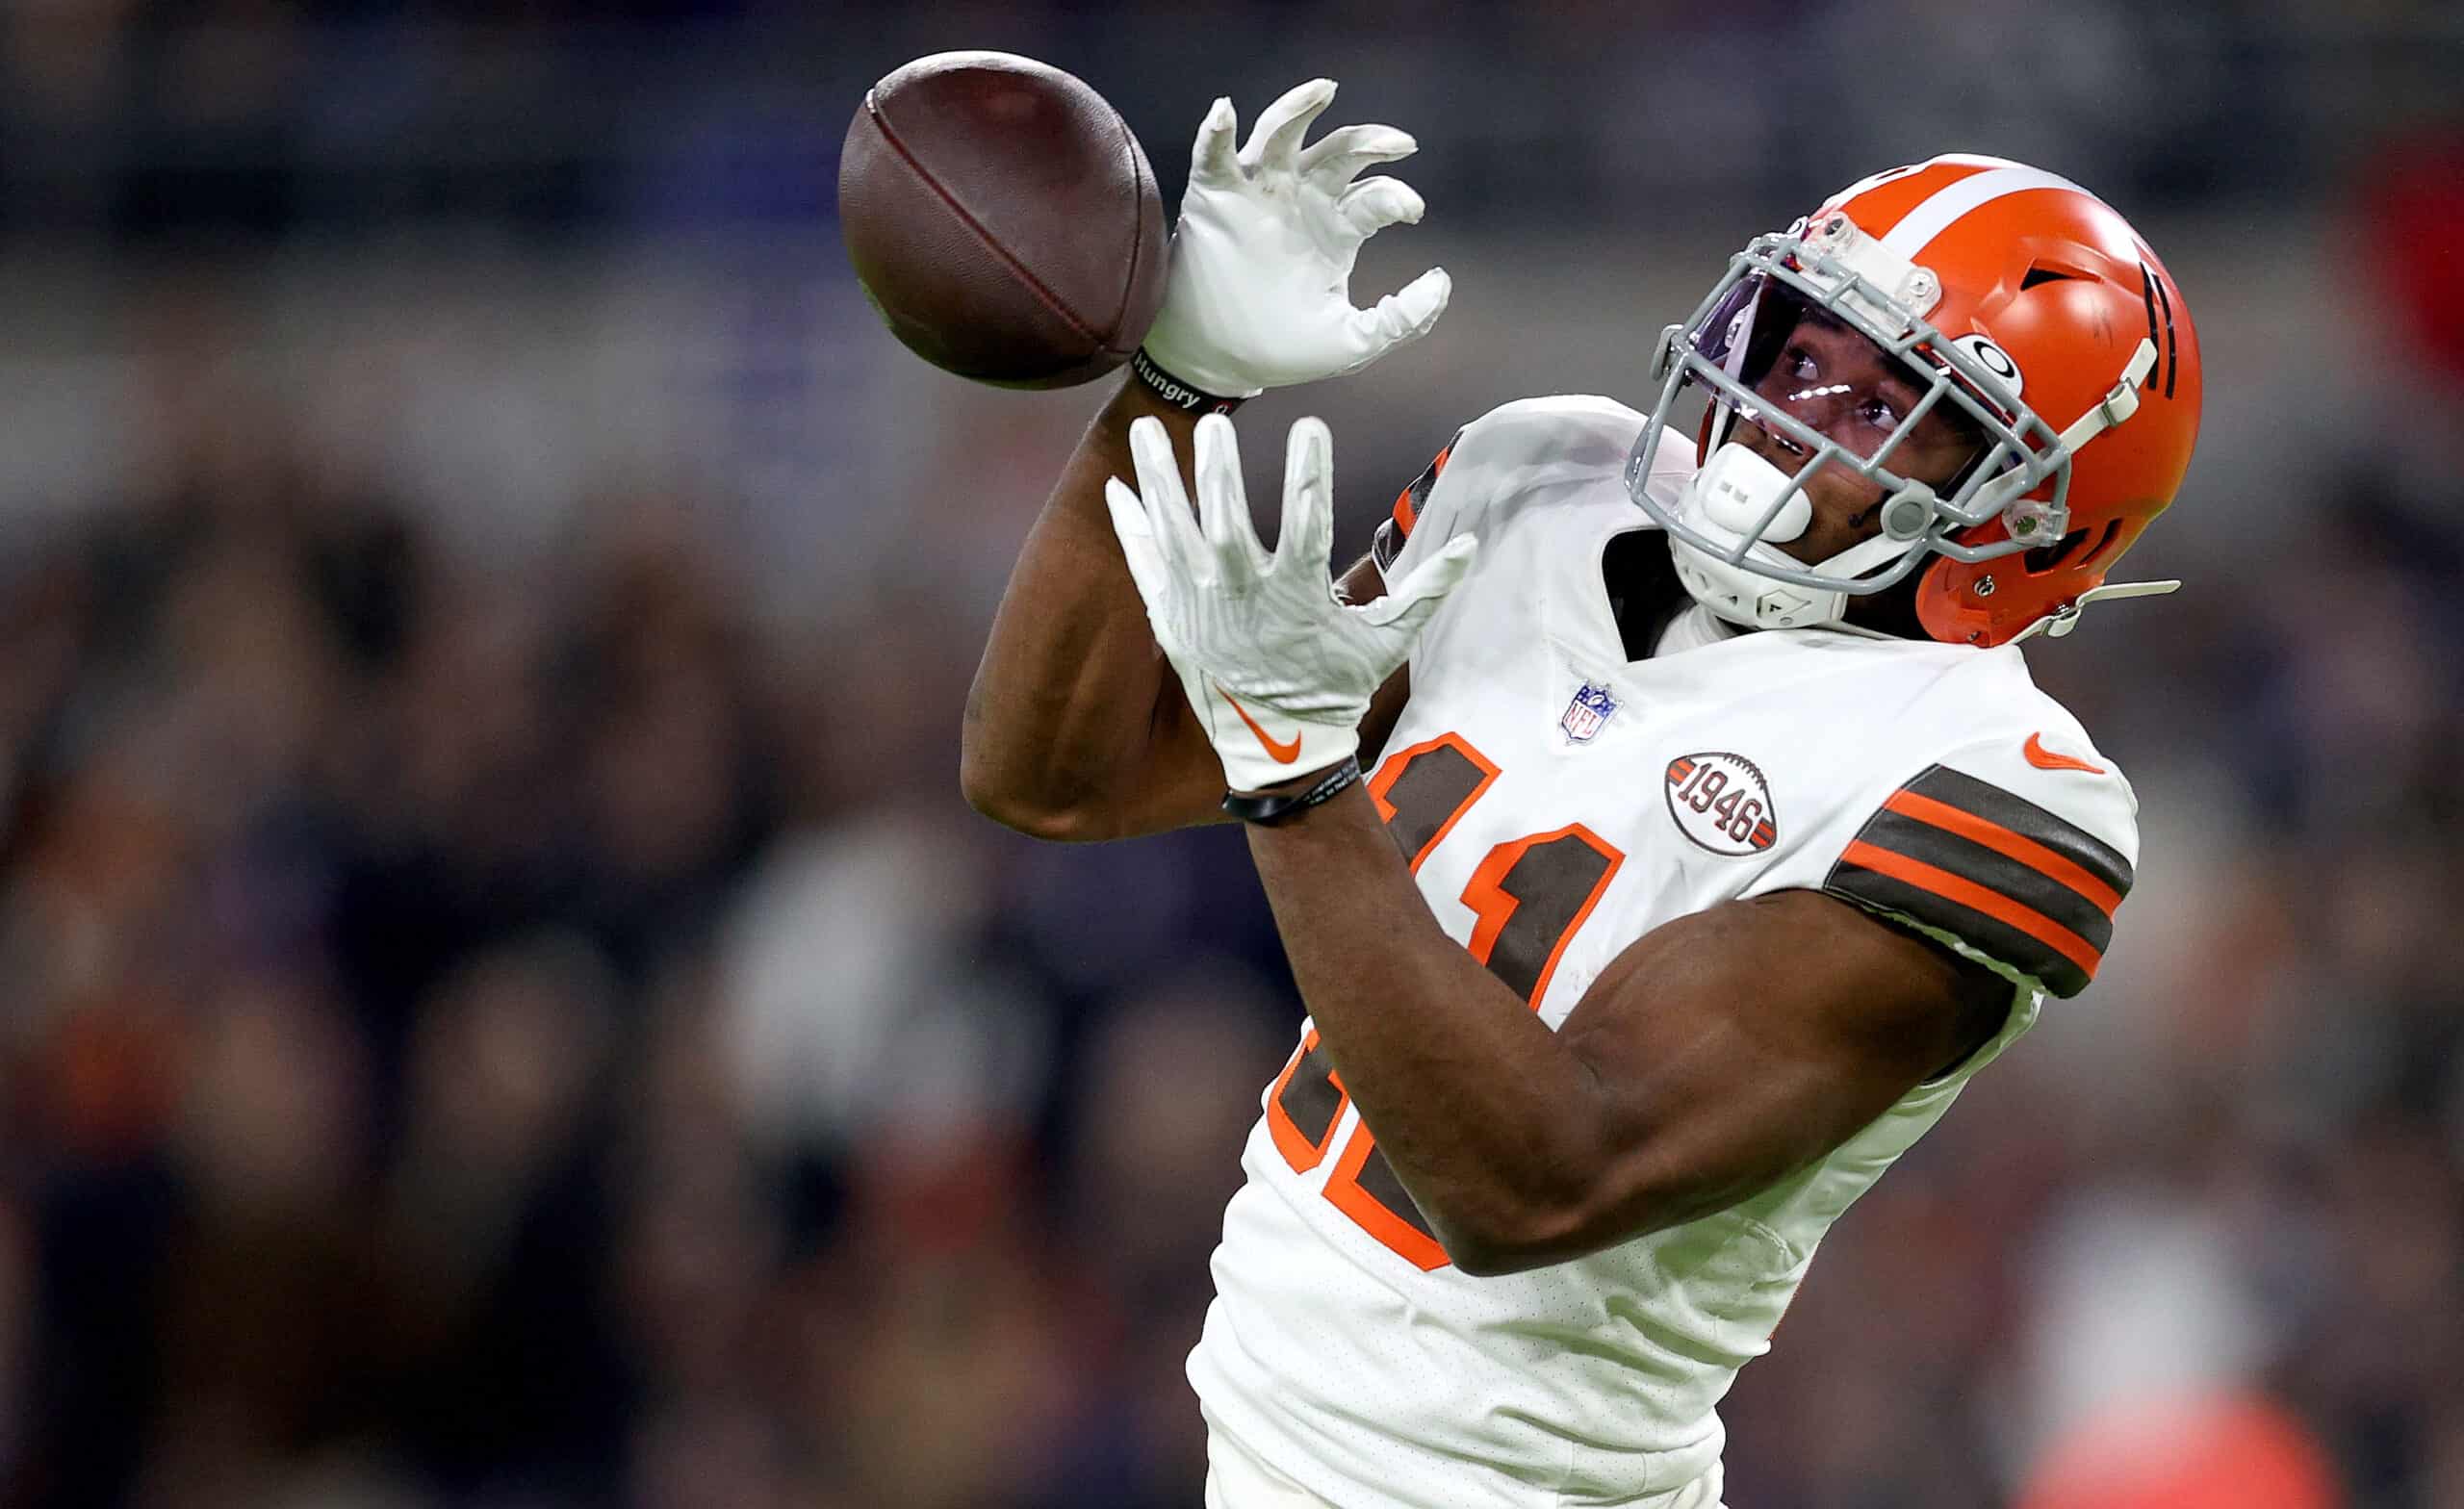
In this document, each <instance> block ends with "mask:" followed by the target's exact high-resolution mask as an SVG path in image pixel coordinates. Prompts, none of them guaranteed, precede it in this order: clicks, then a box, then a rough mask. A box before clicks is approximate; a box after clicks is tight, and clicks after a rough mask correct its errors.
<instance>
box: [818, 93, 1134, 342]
mask: <svg viewBox="0 0 2464 1509" xmlns="http://www.w3.org/2000/svg"><path fill="white" fill-rule="evenodd" d="M864 114H865V115H869V116H870V117H872V122H873V129H874V130H876V131H879V132H880V133H881V134H882V140H883V141H886V142H888V143H889V149H890V150H891V151H893V152H895V153H897V154H898V160H899V161H900V162H902V163H905V164H906V165H907V166H908V170H909V171H911V172H912V173H913V174H914V175H915V176H916V178H917V179H919V180H921V181H922V183H923V185H924V187H925V188H927V189H930V190H932V191H933V194H934V196H935V197H936V198H937V199H939V200H940V201H941V202H942V203H943V204H945V205H947V206H949V209H950V213H951V214H952V215H955V216H957V217H959V223H960V224H962V225H964V226H965V227H966V228H967V229H968V230H969V231H972V232H974V234H975V239H976V240H977V241H978V242H981V243H983V245H984V249H985V250H987V251H988V252H990V253H992V255H993V256H995V257H997V258H999V259H1000V260H1001V263H1002V265H1003V266H1004V267H1006V268H1008V269H1010V270H1011V272H1012V273H1014V275H1015V276H1016V277H1017V279H1018V281H1019V282H1021V283H1023V284H1025V285H1026V287H1027V291H1028V292H1029V293H1031V294H1035V296H1036V297H1038V298H1040V299H1041V300H1043V304H1044V307H1045V308H1046V309H1049V310H1051V311H1052V312H1053V313H1054V314H1056V315H1058V316H1060V317H1061V319H1062V321H1063V322H1064V323H1065V324H1067V325H1068V326H1069V328H1070V329H1072V330H1075V331H1077V332H1078V333H1079V334H1080V335H1082V336H1085V337H1086V338H1087V339H1088V340H1090V341H1092V342H1094V343H1095V345H1096V348H1097V349H1099V350H1100V349H1105V348H1106V347H1105V345H1104V339H1103V337H1101V336H1099V335H1097V334H1096V333H1095V332H1094V331H1092V330H1091V329H1089V328H1088V327H1087V322H1086V321H1085V320H1081V319H1079V318H1078V316H1077V315H1076V314H1074V313H1072V312H1071V311H1070V308H1069V306H1068V305H1066V304H1065V303H1063V302H1062V301H1061V298H1060V295H1058V294H1054V293H1053V291H1052V290H1050V289H1048V288H1046V287H1044V286H1043V280H1042V279H1040V278H1039V277H1037V276H1036V275H1035V274H1034V273H1032V272H1030V271H1028V270H1027V268H1026V265H1025V264H1024V263H1022V262H1020V261H1019V260H1018V259H1017V258H1015V257H1014V256H1012V255H1011V254H1010V249H1009V248H1008V247H1006V246H1004V245H1002V244H1001V243H999V242H997V241H994V240H993V239H992V233H991V232H990V231H988V230H987V229H985V227H984V222H983V221H981V220H979V219H977V218H976V217H974V216H972V215H970V214H968V213H967V209H966V206H964V205H963V204H961V203H959V201H958V199H957V197H956V196H955V195H953V194H952V193H951V192H949V190H947V189H945V188H943V187H941V181H940V180H939V179H937V178H935V177H934V176H933V175H932V173H931V172H930V171H929V170H927V169H926V168H925V166H924V165H923V164H922V163H920V162H918V161H916V158H915V154H914V153H912V152H911V151H909V150H908V149H907V143H906V142H904V141H900V140H899V139H898V133H897V132H895V131H892V130H891V129H890V128H889V121H888V120H887V119H886V118H884V116H883V115H882V112H881V107H880V106H879V105H877V104H875V103H874V102H873V96H872V95H871V94H870V93H869V92H867V93H866V94H865V95H864Z"/></svg>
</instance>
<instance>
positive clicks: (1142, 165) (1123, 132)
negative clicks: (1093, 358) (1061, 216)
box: [1095, 112, 1147, 354]
mask: <svg viewBox="0 0 2464 1509" xmlns="http://www.w3.org/2000/svg"><path fill="white" fill-rule="evenodd" d="M1113 123H1114V124H1115V125H1117V126H1119V127H1120V141H1121V146H1122V147H1123V148H1124V149H1125V150H1126V151H1127V152H1128V153H1129V176H1130V181H1131V182H1132V183H1134V184H1136V185H1137V186H1138V191H1139V196H1140V198H1141V199H1143V198H1144V197H1145V192H1146V183H1147V178H1146V154H1145V153H1143V152H1142V151H1140V150H1139V149H1138V137H1137V135H1136V133H1134V132H1132V131H1131V130H1130V129H1129V122H1128V121H1126V120H1123V119H1121V117H1120V115H1119V113H1118V112H1115V113H1114V115H1113ZM1145 254H1146V216H1145V214H1144V212H1143V207H1142V205H1141V206H1133V207H1132V209H1131V213H1130V217H1129V276H1128V277H1126V278H1123V279H1122V280H1121V285H1120V307H1119V308H1117V309H1116V310H1114V311H1113V323H1112V331H1113V336H1114V337H1115V339H1117V338H1118V337H1119V335H1120V322H1121V320H1124V319H1126V318H1127V317H1128V315H1129V295H1130V294H1133V293H1136V292H1137V290H1138V271H1139V259H1140V258H1141V257H1142V256H1144V255H1145ZM1095 344H1096V345H1097V346H1098V347H1099V348H1101V349H1103V350H1105V351H1113V350H1114V346H1113V344H1112V342H1111V341H1104V340H1099V341H1097V342H1096V343H1095ZM1116 354H1118V353H1116Z"/></svg>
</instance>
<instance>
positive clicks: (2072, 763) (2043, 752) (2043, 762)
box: [1250, 724, 2105, 776]
mask: <svg viewBox="0 0 2464 1509" xmlns="http://www.w3.org/2000/svg"><path fill="white" fill-rule="evenodd" d="M1250 727H1251V728H1255V727H1256V725H1255V724H1252V725H1250ZM2019 753H2020V754H2022V755H2026V756H2027V757H2028V763H2029V764H2031V765H2034V766H2035V767H2036V768H2037V769H2039V770H2084V771H2086V772H2087V773H2088V774H2089V775H2092V776H2101V775H2103V774H2104V773H2105V767H2104V766H2102V765H2091V764H2089V763H2088V762H2087V761H2086V760H2084V759H2075V758H2073V757H2072V756H2070V755H2056V754H2055V753H2054V752H2053V751H2051V750H2049V749H2046V748H2045V747H2044V736H2043V735H2042V734H2038V733H2031V734H2029V735H2028V742H2027V743H2025V744H2022V745H2020V746H2019Z"/></svg>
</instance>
